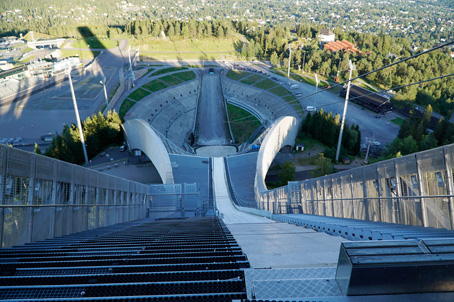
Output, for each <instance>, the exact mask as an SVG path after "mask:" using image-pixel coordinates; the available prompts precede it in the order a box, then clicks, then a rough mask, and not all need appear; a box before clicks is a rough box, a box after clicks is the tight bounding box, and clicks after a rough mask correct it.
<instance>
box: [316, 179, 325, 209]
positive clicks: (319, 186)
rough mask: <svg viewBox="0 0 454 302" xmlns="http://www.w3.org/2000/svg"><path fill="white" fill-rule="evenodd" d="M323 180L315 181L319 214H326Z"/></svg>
mask: <svg viewBox="0 0 454 302" xmlns="http://www.w3.org/2000/svg"><path fill="white" fill-rule="evenodd" d="M324 189H325V188H324V187H323V181H320V180H317V181H316V182H315V195H316V199H317V207H316V208H317V213H318V214H317V215H322V216H324V215H326V208H325V193H324Z"/></svg>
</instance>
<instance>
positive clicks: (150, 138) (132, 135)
mask: <svg viewBox="0 0 454 302" xmlns="http://www.w3.org/2000/svg"><path fill="white" fill-rule="evenodd" d="M123 129H124V131H125V134H126V140H127V142H128V147H129V150H134V149H139V150H142V151H143V152H144V153H145V154H146V155H147V156H148V158H149V159H150V160H151V162H152V163H153V164H154V166H155V167H156V170H158V173H159V176H161V179H162V182H163V183H164V184H173V172H172V164H171V162H170V158H169V153H168V152H167V149H166V147H165V146H164V144H163V143H162V140H161V139H160V138H159V136H158V135H157V134H156V132H154V131H153V129H151V128H150V126H149V125H148V123H147V122H145V121H144V120H137V119H136V120H128V121H126V122H125V123H124V124H123Z"/></svg>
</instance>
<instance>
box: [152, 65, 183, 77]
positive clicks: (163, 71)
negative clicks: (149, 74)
mask: <svg viewBox="0 0 454 302" xmlns="http://www.w3.org/2000/svg"><path fill="white" fill-rule="evenodd" d="M184 69H187V68H186V67H170V68H164V69H160V70H157V71H155V72H153V75H154V76H157V75H161V74H165V73H169V72H173V71H177V70H184Z"/></svg>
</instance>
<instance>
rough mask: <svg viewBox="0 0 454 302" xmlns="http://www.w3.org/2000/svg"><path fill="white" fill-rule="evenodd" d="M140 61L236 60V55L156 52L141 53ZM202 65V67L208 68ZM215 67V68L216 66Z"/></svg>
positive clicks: (224, 53)
mask: <svg viewBox="0 0 454 302" xmlns="http://www.w3.org/2000/svg"><path fill="white" fill-rule="evenodd" d="M140 59H141V61H165V60H206V61H210V60H235V61H236V60H238V58H237V56H236V53H234V52H231V53H226V52H223V53H205V52H193V53H192V52H191V53H176V52H175V53H169V52H156V53H150V52H149V53H142V54H141V55H140ZM208 66H209V65H204V66H203V67H208ZM216 67H217V66H216Z"/></svg>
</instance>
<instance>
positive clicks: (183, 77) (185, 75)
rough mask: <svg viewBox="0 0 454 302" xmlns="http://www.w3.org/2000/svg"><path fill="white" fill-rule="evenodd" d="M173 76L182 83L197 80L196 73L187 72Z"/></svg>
mask: <svg viewBox="0 0 454 302" xmlns="http://www.w3.org/2000/svg"><path fill="white" fill-rule="evenodd" d="M172 76H174V77H176V78H179V79H180V80H182V81H190V80H194V79H195V78H196V75H195V73H194V71H185V72H179V73H174V74H173V75H172Z"/></svg>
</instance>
